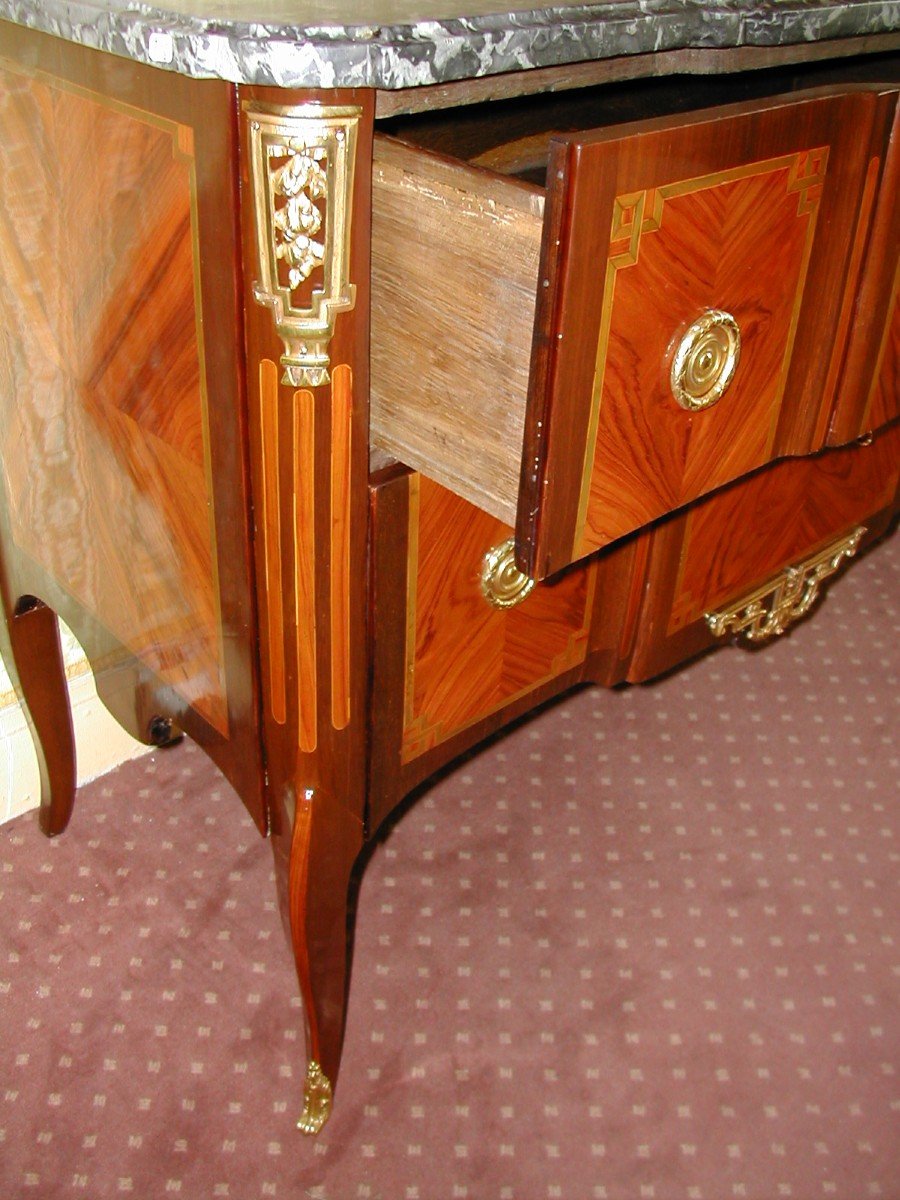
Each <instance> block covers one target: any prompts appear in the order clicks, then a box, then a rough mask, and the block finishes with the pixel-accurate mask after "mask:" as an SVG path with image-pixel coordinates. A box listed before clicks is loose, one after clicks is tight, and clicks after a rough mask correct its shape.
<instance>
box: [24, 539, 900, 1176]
mask: <svg viewBox="0 0 900 1200" xmlns="http://www.w3.org/2000/svg"><path fill="white" fill-rule="evenodd" d="M898 572H900V545H898V542H897V540H896V539H895V540H894V543H893V544H891V543H888V544H886V545H883V546H881V547H880V548H878V549H877V550H875V551H874V552H873V553H871V554H869V555H868V556H866V557H865V558H864V559H863V560H862V561H860V562H859V563H858V564H856V565H855V566H854V567H853V569H851V570H850V572H849V573H848V574H847V575H846V577H844V578H843V579H841V580H839V581H838V582H837V583H836V584H835V586H834V587H833V588H832V589H831V592H830V594H829V596H828V598H827V599H826V601H825V603H824V604H823V605H822V607H821V609H820V611H819V612H818V613H817V614H816V616H815V618H814V619H813V620H812V621H811V622H807V623H806V624H804V625H802V626H801V627H799V628H798V629H797V630H795V632H794V633H792V634H791V635H790V636H789V637H787V638H785V639H783V640H782V641H780V642H778V643H777V644H775V645H773V646H772V647H770V648H768V649H767V650H765V651H764V652H763V653H746V652H744V651H740V650H738V649H727V650H723V651H721V652H720V653H718V654H716V655H713V656H709V657H706V658H704V659H702V660H700V661H698V662H696V663H694V664H693V665H691V666H690V667H688V668H687V669H684V670H682V671H680V672H677V673H675V674H674V675H672V676H670V677H668V678H667V679H665V680H662V681H660V682H658V683H657V684H655V685H653V686H651V687H646V688H631V689H627V690H624V691H619V692H613V693H608V692H601V691H598V690H584V691H581V692H579V693H577V694H575V695H571V696H569V697H567V698H566V699H565V700H563V701H562V702H560V703H557V704H554V705H552V706H550V707H549V708H547V709H546V710H545V711H544V712H543V713H541V714H540V715H539V716H538V717H536V718H534V719H532V720H530V721H527V722H525V723H523V724H521V725H519V726H518V727H517V728H516V729H514V730H513V731H512V732H510V733H509V734H507V735H506V736H505V737H503V738H499V739H497V740H496V741H494V742H493V743H492V744H491V745H490V746H488V747H486V748H484V749H483V750H482V751H481V752H480V753H479V754H477V755H474V756H472V757H471V758H469V759H467V760H465V761H463V762H462V763H460V764H458V765H457V767H456V768H455V769H454V770H453V771H452V772H450V773H448V774H447V775H446V776H445V777H443V778H442V779H441V780H440V781H439V782H437V783H436V784H434V785H433V786H432V787H431V788H430V789H427V790H425V791H424V792H423V793H422V794H421V796H420V797H419V799H418V801H417V803H416V804H414V805H413V806H412V807H410V809H409V811H408V812H407V813H406V815H405V816H404V817H403V819H402V820H401V821H399V822H397V823H396V824H395V825H394V826H393V827H392V828H391V829H390V831H388V832H387V833H386V835H385V836H384V838H383V839H382V840H381V841H380V843H379V844H378V846H377V847H376V849H375V851H374V853H373V855H372V856H371V859H370V861H369V863H368V866H367V868H366V871H365V874H364V876H363V881H362V885H361V892H360V904H359V921H358V926H357V939H356V960H355V967H354V972H353V979H352V984H351V1000H350V1015H349V1027H348V1033H347V1046H346V1053H345V1059H344V1067H343V1074H342V1078H341V1081H340V1085H339V1087H338V1091H337V1098H336V1106H335V1113H334V1116H333V1117H332V1120H331V1122H330V1123H329V1124H328V1126H327V1127H326V1129H325V1131H324V1132H323V1134H322V1135H321V1136H320V1137H319V1138H318V1139H317V1140H308V1139H305V1138H303V1137H302V1135H300V1134H298V1133H297V1132H295V1130H294V1120H295V1119H296V1116H297V1115H298V1111H299V1095H300V1088H301V1080H302V1075H303V1064H302V1062H301V1055H302V1041H303V1039H302V1026H301V1012H300V1009H299V1006H298V1003H297V1001H296V1000H295V999H294V994H295V989H294V983H293V978H292V967H291V964H290V962H289V958H288V954H287V951H286V946H285V942H284V939H283V934H282V930H281V926H280V921H279V918H278V914H277V911H276V908H275V904H274V887H273V883H272V871H271V866H270V855H269V850H268V847H267V846H266V844H265V843H264V842H263V841H262V840H261V839H259V838H258V837H257V836H256V834H255V833H254V831H253V830H252V828H251V826H250V822H249V820H248V819H247V818H246V817H245V816H243V810H242V809H241V807H240V806H239V804H238V802H237V800H236V799H235V797H234V796H233V794H232V793H231V792H230V790H229V789H228V787H227V785H226V784H225V783H224V782H223V781H222V779H221V777H220V776H218V775H217V774H216V772H215V771H214V770H213V768H212V767H211V766H210V765H209V764H208V763H207V762H206V760H205V759H204V757H203V756H202V755H201V754H200V753H199V752H198V751H197V750H196V749H195V748H194V747H192V746H190V745H184V746H182V747H180V748H178V749H175V750H173V751H170V752H165V753H158V754H155V755H154V756H153V757H152V758H148V759H143V760H139V761H138V762H135V763H131V764H128V765H126V766H125V767H123V768H121V769H120V770H119V771H118V772H116V773H114V774H113V775H110V776H107V777H106V778H105V779H102V780H100V781H98V782H97V783H95V784H92V785H90V786H89V787H87V788H85V789H84V790H83V793H82V794H81V795H80V797H79V802H78V805H77V806H76V810H75V817H74V819H73V822H72V825H71V827H70V829H69V831H68V833H67V834H66V835H65V836H64V837H63V838H61V839H59V840H58V841H56V842H54V843H48V842H47V841H45V840H43V839H42V838H41V837H40V835H39V833H38V830H37V824H36V820H35V818H34V816H33V815H31V814H30V815H28V816H27V817H25V818H21V819H18V820H16V821H14V822H12V823H11V824H9V825H7V826H5V827H3V828H2V829H0V872H2V874H0V1197H2V1198H3V1200H13V1198H18V1197H35V1198H39V1200H50V1198H56V1197H66V1198H69V1197H79V1198H86V1200H101V1198H103V1197H121V1196H134V1197H136V1198H140V1200H151V1198H153V1200H156V1198H168V1197H181V1198H183V1200H206V1198H213V1197H228V1198H229V1200H254V1198H256V1197H290V1198H292V1200H297V1198H303V1197H310V1198H313V1200H376V1198H378V1200H450V1198H453V1200H457V1198H460V1200H462V1198H466V1200H490V1198H494V1200H545V1198H546V1200H776V1198H782V1197H784V1198H787V1200H814V1198H819V1197H822V1198H831V1197H836V1198H838V1200H868V1198H878V1200H896V1198H897V1197H900V1128H898V1125H900V1081H898V1077H897V1070H898V1067H900V1054H898V1024H900V1023H898V1012H897V985H898V971H900V957H898V952H897V945H896V941H895V939H896V935H897V904H896V896H895V892H896V888H897V880H898V870H897V860H898V853H897V850H898V846H897V840H898V834H900V826H898V821H897V795H898V780H900V769H898V753H897V722H896V709H897V645H898V639H897V626H898V604H897V598H898V593H900V589H898V588H897V586H896V585H897V575H898Z"/></svg>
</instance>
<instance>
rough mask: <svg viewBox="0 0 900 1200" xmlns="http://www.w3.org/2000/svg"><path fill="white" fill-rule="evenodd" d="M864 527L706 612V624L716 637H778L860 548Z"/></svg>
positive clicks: (760, 640)
mask: <svg viewBox="0 0 900 1200" xmlns="http://www.w3.org/2000/svg"><path fill="white" fill-rule="evenodd" d="M865 532H866V528H865V526H864V525H859V526H857V528H856V529H854V530H853V531H852V533H849V534H847V535H846V536H845V537H842V538H840V539H839V540H838V541H836V542H832V543H831V545H830V546H827V547H826V548H825V549H824V550H821V551H819V553H818V554H815V555H813V556H812V557H811V558H808V559H807V560H806V561H805V562H801V563H798V564H797V565H796V566H793V567H788V568H787V569H786V570H784V571H782V573H781V574H780V575H778V576H776V578H775V579H773V580H771V582H769V583H767V584H765V585H764V586H763V587H761V588H757V589H756V591H754V592H751V593H750V595H749V596H744V597H743V598H742V599H741V600H738V602H737V603H736V604H733V605H731V606H730V607H729V608H725V609H722V610H721V611H719V612H711V613H706V624H707V625H708V626H709V629H710V632H711V633H713V634H714V635H715V636H716V637H727V636H729V635H731V636H734V637H737V636H743V637H745V638H746V639H747V641H748V642H764V641H766V640H767V639H768V638H771V637H778V636H780V635H781V634H782V633H784V632H785V630H787V629H788V628H790V626H791V625H793V624H794V622H795V621H798V620H799V619H800V618H801V617H803V616H805V615H806V613H808V612H809V610H810V609H811V608H812V606H813V605H814V604H815V602H816V598H817V597H818V595H819V588H820V587H821V585H822V584H823V583H824V581H825V580H826V579H827V578H828V577H829V575H833V574H834V573H835V571H837V569H838V568H839V567H840V565H841V563H842V562H843V561H844V560H845V559H848V558H852V557H853V555H854V554H855V553H856V551H857V550H858V549H859V544H860V542H861V541H862V537H863V534H864V533H865Z"/></svg>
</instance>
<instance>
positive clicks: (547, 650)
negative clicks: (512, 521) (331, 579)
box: [373, 472, 640, 768]
mask: <svg viewBox="0 0 900 1200" xmlns="http://www.w3.org/2000/svg"><path fill="white" fill-rule="evenodd" d="M373 503H374V510H375V612H374V639H375V641H374V662H375V678H374V693H375V695H376V696H378V697H381V698H382V701H381V702H380V703H379V704H377V705H376V708H375V711H374V712H373V721H374V722H375V739H374V740H375V742H376V743H377V745H378V746H379V747H387V752H388V754H389V757H390V758H391V761H392V762H393V764H394V768H396V764H397V757H399V760H400V763H401V764H404V765H405V764H411V763H412V762H413V760H422V758H423V756H428V755H429V752H432V751H434V753H433V754H431V755H430V756H429V758H428V760H427V761H428V763H430V764H431V767H432V768H433V766H434V765H435V763H434V761H433V760H437V759H442V758H444V757H446V754H445V753H444V751H443V750H438V749H437V748H438V747H444V746H446V747H447V750H448V751H449V752H450V753H456V752H458V751H459V750H460V749H462V748H464V745H465V744H468V742H470V741H472V740H474V739H475V738H477V737H480V736H483V734H484V733H485V732H487V731H488V728H489V727H492V726H496V725H497V724H498V723H499V722H500V720H501V719H502V718H501V716H500V714H501V711H503V712H505V713H508V714H511V715H514V714H515V712H517V711H519V710H520V709H521V710H524V709H525V708H526V707H527V706H528V704H529V702H532V701H533V700H534V697H535V693H538V692H541V693H542V695H541V698H543V696H544V695H549V694H551V693H552V692H553V691H555V690H558V687H561V686H564V685H565V684H567V683H574V682H577V681H578V680H579V679H581V678H591V679H596V680H598V681H600V682H604V683H608V682H614V681H615V680H617V679H620V678H621V677H622V675H623V674H624V661H625V657H626V654H627V651H628V649H629V648H630V641H629V633H628V631H629V630H630V629H633V621H634V617H635V616H636V614H637V610H638V607H639V602H640V589H639V588H638V587H635V586H634V582H633V580H634V577H633V565H634V562H635V559H634V553H633V546H632V545H630V544H629V545H625V546H623V547H621V548H616V550H614V551H612V552H611V553H609V554H606V555H603V556H599V557H596V556H595V557H594V558H593V559H592V560H591V561H589V562H587V563H585V564H582V565H579V566H576V567H573V568H572V569H571V570H569V571H565V572H563V573H561V574H560V575H558V576H557V577H556V578H554V580H553V581H552V582H549V583H533V581H531V580H530V579H528V578H527V577H526V576H523V575H522V574H521V573H520V572H519V571H518V570H517V569H516V567H515V564H514V563H513V560H512V548H513V542H512V532H513V531H512V529H511V528H510V526H508V525H504V524H503V523H502V522H501V521H498V520H497V519H496V518H494V517H490V516H488V515H487V514H486V513H484V512H481V511H480V510H479V509H477V508H476V507H474V505H471V504H469V503H468V502H467V501H465V500H462V499H460V497H458V496H456V495H454V494H453V493H452V492H449V491H447V490H446V489H445V488H443V487H441V486H440V485H439V484H436V483H434V482H433V481H431V480H429V479H427V478H425V477H424V476H420V475H418V474H415V473H412V472H406V473H403V474H401V475H398V476H395V477H393V478H390V479H388V480H386V481H384V482H380V483H378V484H377V485H376V486H375V487H374V488H373ZM629 620H630V624H629ZM401 696H402V700H401V699H400V697H401ZM395 697H396V698H397V699H396V700H395ZM485 722H487V724H485ZM451 741H452V742H453V745H452V746H451V745H449V743H450V742H451ZM426 765H427V764H426Z"/></svg>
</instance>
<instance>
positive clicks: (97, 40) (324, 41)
mask: <svg viewBox="0 0 900 1200" xmlns="http://www.w3.org/2000/svg"><path fill="white" fill-rule="evenodd" d="M438 13H441V14H449V15H442V16H440V17H438V16H437V15H432V14H438ZM351 16H352V17H353V19H352V20H350V19H349V18H350V17H351ZM379 17H385V18H389V20H379ZM0 18H5V19H6V20H8V21H12V22H14V23H16V24H19V25H23V26H27V27H29V28H33V29H38V30H41V31H43V32H46V33H51V34H55V35H56V36H58V37H62V38H65V39H67V40H69V41H73V42H78V43H80V44H81V45H85V46H90V47H93V48H96V49H100V50H105V51H108V52H110V53H113V54H118V55H120V56H123V57H126V58H131V59H133V60H135V61H137V62H142V63H147V64H150V65H152V66H157V67H162V68H164V69H168V70H172V71H176V72H178V73H180V74H183V75H188V76H192V77H195V78H217V79H225V80H229V81H231V82H233V83H252V84H271V85H274V86H278V87H337V86H344V87H378V88H386V89H396V88H406V87H420V86H428V85H430V84H437V83H448V82H452V81H456V80H460V79H473V78H477V77H480V76H485V75H491V74H497V73H500V72H507V71H516V70H526V69H530V68H535V67H550V66H558V65H563V64H571V63H576V62H585V61H595V60H601V59H605V58H612V57H619V56H622V55H629V54H646V53H650V52H653V51H664V50H677V49H685V48H689V47H694V48H708V49H727V48H733V47H739V46H775V45H787V44H796V43H801V42H812V41H820V40H832V39H840V38H851V37H859V36H864V35H871V34H879V33H889V32H894V31H897V30H900V0H889V2H875V0H871V2H870V0H760V2H757V3H749V4H748V3H746V2H742V0H607V2H606V3H600V4H582V5H566V6H557V7H552V8H547V7H544V8H531V9H513V10H510V9H509V8H502V9H501V8H497V7H496V5H494V4H492V3H491V0H486V2H484V3H482V4H481V5H480V7H479V6H478V4H477V0H476V2H475V3H469V4H468V5H466V4H461V3H458V2H457V3H455V4H454V0H448V2H443V0H364V2H358V0H208V2H206V3H204V0H173V4H172V6H171V7H158V6H153V5H147V4H142V3H129V4H127V5H126V6H122V7H120V6H117V5H115V4H114V3H112V2H111V0H105V2H104V0H0ZM2 48H3V35H2V28H0V53H2Z"/></svg>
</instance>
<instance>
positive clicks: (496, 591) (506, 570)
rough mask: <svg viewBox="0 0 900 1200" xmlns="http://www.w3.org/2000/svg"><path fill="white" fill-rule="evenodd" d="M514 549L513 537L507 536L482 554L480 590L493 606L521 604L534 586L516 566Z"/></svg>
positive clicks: (504, 606)
mask: <svg viewBox="0 0 900 1200" xmlns="http://www.w3.org/2000/svg"><path fill="white" fill-rule="evenodd" d="M515 551H516V543H515V539H514V538H509V539H508V540H507V541H505V542H501V543H500V545H499V546H495V547H494V549H493V550H489V551H488V552H487V554H486V555H485V556H484V566H483V567H482V569H481V591H482V594H483V595H484V598H485V600H487V601H488V603H489V604H493V605H494V607H495V608H512V607H513V606H514V605H516V604H521V603H522V601H523V600H524V599H525V597H526V596H527V595H528V593H529V592H530V591H531V589H532V588H533V587H534V580H533V579H529V577H528V576H527V575H525V574H523V573H522V572H521V571H520V570H519V568H518V567H517V566H516V558H515Z"/></svg>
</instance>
